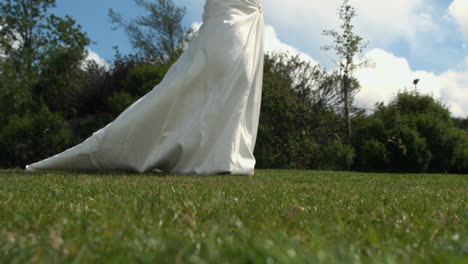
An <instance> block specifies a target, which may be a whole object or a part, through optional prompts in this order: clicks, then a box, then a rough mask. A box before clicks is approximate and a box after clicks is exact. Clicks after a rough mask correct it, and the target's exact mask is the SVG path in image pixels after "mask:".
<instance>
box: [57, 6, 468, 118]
mask: <svg viewBox="0 0 468 264" xmlns="http://www.w3.org/2000/svg"><path fill="white" fill-rule="evenodd" d="M174 2H175V3H176V4H177V5H179V6H185V7H187V15H186V17H185V20H184V24H185V25H186V26H187V27H189V26H190V25H191V24H192V23H195V22H201V16H202V12H203V5H204V0H175V1H174ZM263 2H264V10H265V21H266V24H267V25H268V26H267V30H266V32H267V37H266V48H267V50H269V51H272V50H283V51H288V52H291V53H294V52H298V53H300V54H301V55H302V56H303V58H305V59H310V60H311V61H312V62H318V63H320V64H322V65H324V66H326V67H327V68H328V69H333V67H334V66H333V63H332V59H331V58H330V56H331V55H332V54H329V53H326V52H324V51H322V50H320V47H321V46H322V45H324V44H327V43H328V42H329V41H330V39H327V38H326V37H324V36H322V34H321V32H322V30H324V29H333V28H337V27H338V25H339V22H340V21H339V19H338V17H337V15H336V10H337V8H338V7H339V6H340V4H341V0H328V1H324V0H287V1H286V0H264V1H263ZM351 4H353V6H355V7H356V8H357V12H358V17H357V18H356V20H355V24H356V31H357V32H358V33H359V34H360V35H362V36H363V37H364V38H365V39H367V40H369V46H368V48H367V50H366V51H365V53H364V54H363V56H367V57H370V58H371V59H372V60H373V61H374V62H375V63H376V67H375V68H373V69H366V70H362V71H360V72H357V76H358V78H359V79H360V81H361V84H362V86H363V88H362V92H361V93H360V94H358V96H357V98H356V100H357V102H358V103H359V104H360V105H361V106H364V107H368V108H372V106H373V105H374V103H375V102H377V101H386V102H388V101H389V100H390V99H391V98H392V96H394V95H395V94H396V93H397V92H398V91H399V90H402V89H405V88H410V86H411V85H410V84H411V82H412V79H413V78H414V79H415V78H421V79H422V80H421V84H420V87H421V88H420V89H421V91H422V92H426V93H430V94H432V95H434V96H435V97H437V98H438V99H440V100H441V101H442V102H444V103H445V104H446V105H447V106H448V107H450V108H451V110H452V111H453V112H454V114H455V115H457V116H467V115H468V48H467V45H468V0H392V1H387V0H351ZM109 8H112V9H114V10H115V11H117V12H120V13H121V14H122V15H123V16H124V17H127V18H132V17H135V16H137V15H139V14H142V12H143V11H142V10H139V9H138V8H137V7H136V6H135V4H134V2H133V0H94V1H92V0H80V1H70V0H57V8H56V9H54V10H53V12H54V13H56V14H58V15H65V14H69V15H71V16H72V17H74V18H75V19H76V20H77V22H78V23H79V24H81V25H82V27H83V29H84V31H86V32H88V36H89V37H90V38H91V39H92V40H93V41H94V43H93V44H92V45H91V46H90V49H91V50H92V51H93V52H95V53H97V54H99V56H101V57H102V58H104V59H105V60H107V61H110V60H112V58H113V55H114V51H113V49H112V47H113V46H119V49H120V51H121V52H122V53H128V52H131V46H130V44H129V42H128V40H127V38H126V36H125V34H124V33H123V32H122V31H121V30H117V31H113V30H112V29H111V28H112V25H111V24H110V23H109V19H108V16H107V12H108V9H109ZM383 81H385V85H382V82H383Z"/></svg>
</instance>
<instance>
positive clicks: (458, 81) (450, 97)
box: [440, 71, 468, 117]
mask: <svg viewBox="0 0 468 264" xmlns="http://www.w3.org/2000/svg"><path fill="white" fill-rule="evenodd" d="M440 82H441V87H442V89H443V93H442V98H441V99H442V101H443V102H446V103H447V104H448V105H449V106H450V110H451V111H452V112H453V114H454V115H455V116H461V117H467V116H468V71H466V72H457V71H447V72H445V73H443V74H441V76H440Z"/></svg>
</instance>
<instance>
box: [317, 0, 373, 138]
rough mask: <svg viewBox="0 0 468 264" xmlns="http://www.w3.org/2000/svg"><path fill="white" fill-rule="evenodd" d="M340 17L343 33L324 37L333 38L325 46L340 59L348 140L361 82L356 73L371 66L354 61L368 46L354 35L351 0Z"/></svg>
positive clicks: (332, 33)
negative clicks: (356, 93) (331, 41)
mask: <svg viewBox="0 0 468 264" xmlns="http://www.w3.org/2000/svg"><path fill="white" fill-rule="evenodd" d="M338 15H339V17H340V19H341V20H342V22H343V23H342V24H341V26H340V28H341V31H340V32H338V31H336V30H325V31H323V35H325V36H330V37H332V38H333V44H332V45H326V46H323V47H322V49H323V50H326V51H330V50H333V51H334V52H335V54H336V55H337V56H338V58H339V63H337V64H338V65H339V77H340V80H341V94H342V101H343V104H344V107H343V113H344V116H345V120H346V128H347V134H348V140H350V139H351V133H352V130H351V118H350V108H351V106H352V101H353V100H352V98H353V93H354V92H356V91H357V90H358V88H359V82H358V81H357V80H356V78H354V76H353V74H354V71H355V70H356V69H358V68H360V67H364V66H369V64H370V62H369V61H367V60H365V61H363V62H360V63H356V62H355V61H354V59H355V56H356V55H358V54H359V53H361V52H362V51H363V50H364V49H365V48H366V47H367V44H366V43H364V39H363V38H362V37H360V36H358V35H356V34H355V33H354V26H353V24H352V20H353V18H354V17H355V16H356V9H355V8H354V7H353V6H351V5H350V4H349V0H345V1H344V2H343V4H342V5H341V7H340V9H339V10H338Z"/></svg>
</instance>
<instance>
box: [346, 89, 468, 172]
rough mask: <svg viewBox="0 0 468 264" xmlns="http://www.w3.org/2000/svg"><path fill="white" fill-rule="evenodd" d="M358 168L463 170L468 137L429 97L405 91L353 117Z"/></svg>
mask: <svg viewBox="0 0 468 264" xmlns="http://www.w3.org/2000/svg"><path fill="white" fill-rule="evenodd" d="M354 125H355V127H356V129H357V130H356V133H355V135H354V139H353V141H354V142H353V144H354V146H355V149H356V152H357V157H356V162H355V165H356V166H355V168H356V169H358V170H370V171H398V172H427V171H428V172H463V171H465V172H466V171H467V170H468V136H467V135H466V134H465V133H464V132H463V130H461V129H459V128H457V127H456V126H455V124H454V122H453V120H452V118H451V117H450V112H449V111H448V110H447V109H446V108H445V107H444V106H443V105H441V104H440V103H439V102H437V101H436V100H434V99H433V98H432V97H430V96H424V95H421V94H418V93H417V92H403V93H400V94H398V96H397V97H396V98H395V99H394V100H393V101H392V102H391V103H390V104H389V105H388V106H385V105H383V104H379V105H378V106H377V110H376V112H375V113H374V114H373V115H371V116H369V117H358V118H355V120H354Z"/></svg>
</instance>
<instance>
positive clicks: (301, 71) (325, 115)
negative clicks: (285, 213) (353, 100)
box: [255, 54, 353, 169]
mask: <svg viewBox="0 0 468 264" xmlns="http://www.w3.org/2000/svg"><path fill="white" fill-rule="evenodd" d="M329 82H330V79H329V77H328V76H327V74H326V73H325V71H324V70H323V69H322V68H320V67H318V66H315V67H312V66H311V65H309V64H307V63H305V62H303V61H300V60H299V59H298V58H297V57H288V56H286V55H284V54H283V55H282V54H272V55H267V56H266V58H265V68H264V86H263V99H262V108H261V114H260V125H259V131H258V139H257V146H256V152H255V156H256V158H257V166H258V167H260V168H295V169H317V168H321V169H347V168H349V167H350V166H351V164H352V158H353V150H352V148H351V147H350V146H348V145H345V144H343V143H342V140H341V137H342V136H341V134H342V133H341V131H342V129H341V125H340V123H341V122H340V117H339V116H338V115H337V114H336V113H335V112H334V111H333V108H332V107H330V105H329V104H328V103H327V102H332V101H333V100H336V99H335V98H336V94H335V93H334V90H333V89H331V90H330V89H329V88H330V87H333V86H329V84H330V83H329ZM326 89H329V90H326Z"/></svg>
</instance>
